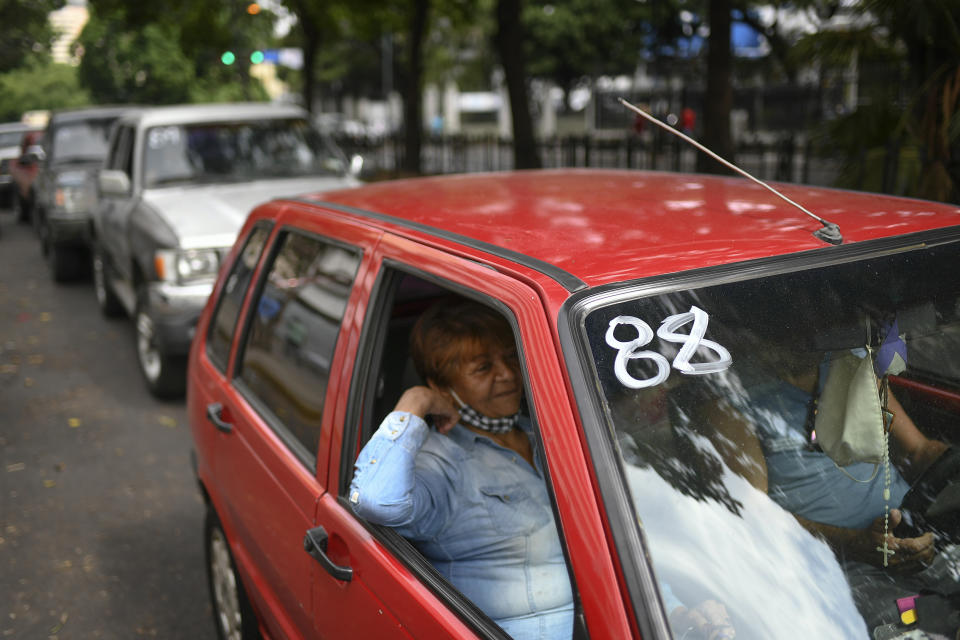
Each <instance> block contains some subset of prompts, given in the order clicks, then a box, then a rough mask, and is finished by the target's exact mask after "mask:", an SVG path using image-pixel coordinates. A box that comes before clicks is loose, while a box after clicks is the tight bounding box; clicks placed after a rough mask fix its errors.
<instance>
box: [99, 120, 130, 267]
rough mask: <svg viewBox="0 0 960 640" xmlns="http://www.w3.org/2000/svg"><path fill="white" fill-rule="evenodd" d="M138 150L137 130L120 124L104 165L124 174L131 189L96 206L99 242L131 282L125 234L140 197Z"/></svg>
mask: <svg viewBox="0 0 960 640" xmlns="http://www.w3.org/2000/svg"><path fill="white" fill-rule="evenodd" d="M135 149H136V127H135V126H134V125H132V124H123V123H121V124H119V125H117V129H116V131H115V132H114V134H113V138H112V140H111V145H110V152H109V154H108V156H107V159H106V161H105V163H104V169H110V170H114V171H122V172H124V173H125V174H126V175H127V179H128V180H129V181H130V190H129V191H128V192H127V193H126V194H123V195H119V194H106V193H101V194H100V197H99V201H98V204H97V216H96V217H97V219H96V225H97V242H98V243H99V245H100V249H101V250H102V251H103V252H104V255H105V257H106V258H107V260H108V261H109V264H110V267H111V268H112V269H114V270H115V271H117V272H119V274H120V275H122V276H123V278H124V279H125V280H127V281H129V280H130V273H129V264H130V252H129V250H128V249H127V242H126V234H127V225H128V221H129V219H130V214H131V213H132V212H133V208H134V206H135V205H136V202H137V200H138V198H137V197H136V196H135V194H136V193H137V191H138V189H137V184H136V183H137V181H136V180H135V177H136V174H135V172H134V167H135V165H136V161H135Z"/></svg>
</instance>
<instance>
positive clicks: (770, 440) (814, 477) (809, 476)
mask: <svg viewBox="0 0 960 640" xmlns="http://www.w3.org/2000/svg"><path fill="white" fill-rule="evenodd" d="M823 377H825V376H821V378H823ZM743 400H745V401H747V402H748V403H749V406H745V407H744V412H745V414H746V415H748V416H750V417H751V419H752V421H753V424H754V426H755V428H756V431H757V436H758V437H759V438H760V445H761V447H762V448H763V451H764V455H765V457H766V462H767V476H768V481H769V488H768V493H769V495H770V498H771V499H773V500H774V502H776V503H778V504H779V505H780V506H781V507H783V508H784V509H786V510H787V511H790V512H791V513H795V514H797V515H799V516H802V517H804V518H807V519H808V520H813V521H814V522H822V523H824V524H830V525H834V526H837V527H848V528H854V529H863V528H866V527H869V526H870V524H871V523H872V522H873V521H874V520H875V519H876V518H878V517H880V516H882V515H883V513H884V505H885V501H884V499H883V483H884V478H883V471H882V470H879V472H878V470H877V468H876V465H873V464H868V463H864V462H856V463H853V464H851V465H848V466H847V467H844V471H846V473H844V471H841V470H840V468H839V467H838V466H837V465H836V464H835V463H834V462H833V460H832V459H830V458H829V457H828V456H827V454H825V453H823V452H822V451H817V450H813V449H810V448H808V447H807V446H806V433H805V429H806V426H805V425H806V420H807V413H808V412H809V406H810V400H811V397H810V394H809V393H808V392H806V391H803V390H801V389H798V388H797V387H795V386H793V385H791V384H789V383H788V382H784V381H782V380H770V381H765V382H762V383H756V384H753V385H751V386H749V387H748V388H747V389H746V395H745V397H744V398H743ZM890 472H891V486H890V503H889V506H890V508H891V509H893V508H897V507H899V506H900V503H901V502H902V501H903V497H904V496H905V495H906V493H907V491H908V490H909V489H910V485H909V484H908V483H907V481H906V480H905V479H904V478H903V476H902V475H900V473H899V472H898V471H897V469H896V468H895V467H892V466H891V468H890ZM851 476H852V477H853V478H857V479H858V480H859V481H855V480H852V479H851Z"/></svg>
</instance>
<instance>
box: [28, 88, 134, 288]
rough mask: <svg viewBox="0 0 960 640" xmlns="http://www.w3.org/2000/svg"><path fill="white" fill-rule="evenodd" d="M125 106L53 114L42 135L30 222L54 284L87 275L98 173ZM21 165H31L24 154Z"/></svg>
mask: <svg viewBox="0 0 960 640" xmlns="http://www.w3.org/2000/svg"><path fill="white" fill-rule="evenodd" d="M129 109H131V107H129V106H98V107H86V108H82V109H67V110H63V111H54V112H53V113H51V115H50V119H49V121H48V122H47V127H46V129H45V130H44V134H43V140H42V143H41V148H40V149H39V151H38V152H36V153H35V154H34V156H35V158H34V160H35V161H37V162H39V163H40V165H39V166H40V168H39V172H38V173H37V175H36V179H35V180H34V181H33V197H32V198H30V197H28V200H32V213H31V219H32V221H33V225H34V227H35V228H36V230H37V234H38V235H39V237H40V246H41V249H42V251H43V255H44V256H45V257H46V258H47V262H48V264H49V266H50V271H51V274H52V276H53V279H54V280H56V281H58V282H60V281H64V280H70V279H72V278H76V277H78V276H80V275H83V274H86V273H87V272H88V271H87V269H88V266H89V262H90V255H89V249H90V230H91V220H90V216H91V214H92V213H93V210H94V207H95V206H96V202H97V184H96V178H97V171H98V170H99V169H100V165H101V164H102V163H103V160H104V158H105V157H106V155H107V141H108V140H109V136H110V129H111V128H112V127H113V123H114V122H115V121H116V119H117V118H118V117H120V115H122V114H123V113H124V112H126V111H128V110H129ZM25 155H26V158H24V159H25V160H27V161H28V162H29V161H30V152H29V151H28V153H27V154H25Z"/></svg>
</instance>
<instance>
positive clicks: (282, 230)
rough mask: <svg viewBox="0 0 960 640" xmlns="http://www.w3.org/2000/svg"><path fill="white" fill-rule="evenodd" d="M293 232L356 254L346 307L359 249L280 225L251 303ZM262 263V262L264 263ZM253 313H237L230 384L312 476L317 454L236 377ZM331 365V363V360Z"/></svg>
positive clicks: (352, 291) (361, 255)
mask: <svg viewBox="0 0 960 640" xmlns="http://www.w3.org/2000/svg"><path fill="white" fill-rule="evenodd" d="M290 233H295V234H298V235H301V236H305V237H308V238H313V239H315V240H317V241H319V242H322V243H325V244H327V245H333V246H337V247H340V248H341V249H344V250H347V251H351V252H353V253H355V254H356V255H357V271H356V273H354V277H353V284H351V286H350V294H349V295H348V296H347V306H348V307H349V300H350V298H351V297H353V295H354V294H355V292H356V287H357V277H358V276H359V275H360V274H361V272H362V269H363V259H364V256H365V253H364V250H363V248H362V247H360V246H357V245H353V244H350V243H348V242H344V241H342V240H339V239H338V238H331V237H330V236H325V235H322V234H319V233H315V232H313V231H308V230H306V229H303V228H300V227H297V226H294V225H289V224H284V225H281V226H280V227H279V228H278V229H276V230H274V232H273V233H272V234H271V236H270V238H269V239H268V242H267V250H266V251H265V252H264V254H263V255H261V256H260V260H261V266H260V273H259V277H258V278H256V279H255V281H254V282H253V284H252V286H251V287H250V289H251V291H250V292H249V293H248V294H247V295H250V296H254V297H253V298H251V300H252V301H253V300H259V299H260V296H261V295H262V294H263V289H264V287H265V286H266V282H267V278H268V276H269V275H270V268H269V267H272V266H273V264H274V262H275V261H276V258H277V254H278V253H279V252H280V249H281V247H282V245H283V239H284V238H286V237H287V235H288V234H290ZM264 260H266V261H265V262H264ZM255 313H256V305H254V304H251V305H249V306H248V308H247V312H246V314H241V315H242V316H243V324H242V328H241V331H240V332H239V333H238V334H236V335H235V336H234V341H237V340H239V342H237V344H236V347H235V349H236V352H235V356H234V358H233V367H232V368H231V370H230V372H229V379H230V384H231V385H232V386H233V387H234V388H235V389H236V390H237V392H238V393H239V394H240V395H241V396H242V397H243V399H244V400H245V401H246V402H247V403H248V404H249V405H250V406H251V407H253V409H254V411H256V412H257V414H258V415H259V416H260V418H261V419H262V420H263V421H264V423H266V425H267V426H268V427H269V428H270V430H271V431H273V433H274V434H276V436H277V437H278V438H279V439H280V441H281V442H282V443H283V444H284V446H285V447H286V448H287V449H288V450H289V451H290V453H292V454H293V456H294V457H295V458H297V460H299V461H300V463H301V464H303V466H304V467H305V468H307V469H308V470H309V471H311V472H312V473H314V474H316V472H317V465H318V464H319V461H320V456H319V455H318V454H319V451H312V452H311V451H308V450H307V447H305V446H304V445H303V443H302V442H300V440H299V439H298V438H297V437H296V436H295V435H294V434H293V433H292V432H291V431H290V430H289V429H288V428H287V426H286V425H285V424H284V422H283V420H282V419H281V418H280V417H279V416H277V415H276V414H275V413H274V412H273V410H272V409H271V408H270V407H269V406H268V405H267V404H266V403H265V402H263V400H261V399H260V397H259V396H258V395H257V393H256V392H255V391H254V390H253V389H252V388H251V387H250V386H249V385H248V384H247V383H246V382H245V381H244V380H243V378H241V377H240V369H241V367H240V365H241V364H242V363H243V357H244V353H245V351H246V347H247V343H248V339H249V337H250V331H251V329H252V326H253V317H254V314H255ZM342 329H343V318H341V321H340V330H338V331H337V338H336V340H334V343H333V351H332V353H333V355H334V358H335V357H336V353H337V349H338V348H339V345H340V338H341V334H342ZM331 364H332V361H331ZM329 390H330V387H329V385H328V386H327V387H326V388H325V389H324V394H327V393H328V392H329ZM326 416H327V403H326V402H324V406H323V409H322V410H321V417H320V423H321V425H322V424H323V422H324V421H325V419H326Z"/></svg>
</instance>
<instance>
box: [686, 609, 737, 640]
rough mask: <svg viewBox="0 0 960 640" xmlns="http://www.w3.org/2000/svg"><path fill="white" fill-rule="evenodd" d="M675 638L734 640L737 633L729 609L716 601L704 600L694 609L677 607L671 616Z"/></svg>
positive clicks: (688, 639)
mask: <svg viewBox="0 0 960 640" xmlns="http://www.w3.org/2000/svg"><path fill="white" fill-rule="evenodd" d="M670 624H671V625H672V626H673V633H674V637H675V638H686V639H687V640H693V639H694V638H696V639H697V640H732V639H733V638H736V637H737V632H736V630H735V629H734V628H733V624H732V623H731V622H730V614H729V613H727V608H726V607H725V606H723V605H722V604H721V603H719V602H717V601H716V600H704V601H703V602H701V603H700V604H698V605H697V606H695V607H693V608H692V609H687V608H686V607H677V608H676V609H674V610H673V612H672V613H671V614H670Z"/></svg>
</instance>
